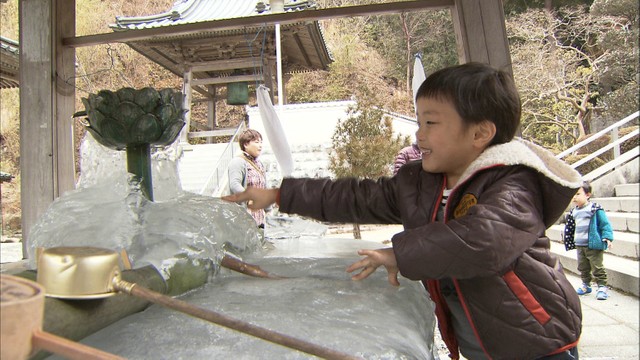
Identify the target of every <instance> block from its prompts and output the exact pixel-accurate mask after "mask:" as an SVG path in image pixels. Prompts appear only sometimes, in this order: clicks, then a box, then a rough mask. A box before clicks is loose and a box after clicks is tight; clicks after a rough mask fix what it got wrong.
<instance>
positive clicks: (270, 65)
mask: <svg viewBox="0 0 640 360" xmlns="http://www.w3.org/2000/svg"><path fill="white" fill-rule="evenodd" d="M275 68H276V61H275V57H271V56H267V57H265V59H264V63H263V64H262V69H263V79H264V85H265V86H266V87H267V88H268V89H269V97H270V98H271V103H272V104H274V103H275V102H274V98H275V96H274V94H275V89H274V88H273V82H274V81H273V74H274V73H275Z"/></svg>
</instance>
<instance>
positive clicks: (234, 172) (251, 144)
mask: <svg viewBox="0 0 640 360" xmlns="http://www.w3.org/2000/svg"><path fill="white" fill-rule="evenodd" d="M238 142H239V143H240V150H242V153H241V154H240V155H239V156H237V157H235V158H233V159H232V160H231V163H230V164H229V189H230V190H231V194H236V193H240V192H243V191H244V190H245V189H246V188H247V187H249V186H251V187H255V188H260V189H264V188H266V186H267V179H266V176H265V168H264V165H263V164H262V162H260V160H258V157H259V156H260V154H261V153H262V135H261V134H260V133H259V132H258V131H256V130H253V129H247V130H245V131H244V132H243V133H242V134H241V135H240V138H239V139H238ZM243 205H244V207H247V204H246V203H245V204H243ZM247 211H248V212H249V214H251V216H252V217H253V219H254V220H255V221H256V224H257V225H258V227H259V228H264V220H265V210H263V209H257V210H253V209H249V208H247Z"/></svg>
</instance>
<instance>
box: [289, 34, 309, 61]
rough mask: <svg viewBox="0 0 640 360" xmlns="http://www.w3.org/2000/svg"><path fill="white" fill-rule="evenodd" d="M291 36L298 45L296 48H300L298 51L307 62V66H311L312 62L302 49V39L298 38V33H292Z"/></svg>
mask: <svg viewBox="0 0 640 360" xmlns="http://www.w3.org/2000/svg"><path fill="white" fill-rule="evenodd" d="M293 38H294V39H295V41H296V45H298V49H299V50H300V53H301V54H302V56H303V57H304V61H305V62H306V63H307V66H309V67H312V66H313V63H311V59H309V54H307V52H306V51H305V50H304V45H302V40H300V35H298V34H297V33H295V34H293Z"/></svg>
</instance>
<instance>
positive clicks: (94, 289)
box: [38, 247, 360, 360]
mask: <svg viewBox="0 0 640 360" xmlns="http://www.w3.org/2000/svg"><path fill="white" fill-rule="evenodd" d="M118 261H119V256H118V254H117V253H116V252H115V251H112V250H107V249H101V248H92V247H77V248H72V247H66V248H50V249H46V250H43V251H42V252H41V254H40V255H39V258H38V282H39V283H41V284H43V285H44V286H45V288H47V285H46V283H47V282H51V283H53V284H52V285H53V286H51V287H52V290H51V291H52V292H53V294H54V295H53V296H54V297H62V298H66V299H74V298H75V299H86V298H96V297H104V296H109V295H113V294H115V293H118V292H121V293H125V294H128V295H132V296H135V297H139V298H141V299H144V300H146V301H149V302H152V303H155V304H158V305H162V306H166V307H168V308H170V309H173V310H177V311H180V312H183V313H185V314H188V315H191V316H194V317H197V318H200V319H202V320H206V321H209V322H212V323H215V324H218V325H221V326H225V327H228V328H230V329H233V330H236V331H240V332H243V333H245V334H249V335H252V336H255V337H258V338H260V339H263V340H266V341H270V342H272V343H275V344H279V345H282V346H286V347H288V348H291V349H295V350H299V351H302V352H305V353H308V354H311V355H315V356H319V357H321V358H325V359H337V360H338V359H339V360H343V359H345V360H346V359H360V358H358V357H354V356H352V355H349V354H346V353H343V352H339V351H336V350H333V349H329V348H327V347H324V346H320V345H317V344H313V343H310V342H308V341H306V340H302V339H298V338H295V337H292V336H289V335H285V334H281V333H279V332H276V331H273V330H269V329H265V328H262V327H259V326H256V325H253V324H250V323H248V322H245V321H242V320H238V319H234V318H231V317H228V316H226V315H223V314H220V313H217V312H215V311H212V310H209V309H204V308H201V307H198V306H195V305H192V304H189V303H187V302H185V301H182V300H179V299H175V298H172V297H170V296H166V295H164V294H160V293H158V292H155V291H152V290H149V289H147V288H145V287H143V286H140V285H137V284H134V283H130V282H127V281H125V280H122V278H121V277H120V271H119V265H118ZM225 261H226V262H227V263H228V264H227V265H229V266H230V267H235V268H237V269H236V270H237V271H241V272H243V273H249V274H254V276H262V277H270V278H273V276H271V275H270V274H268V273H266V272H264V271H263V270H262V269H260V268H259V267H256V266H255V265H250V264H246V263H244V262H242V261H240V260H238V259H233V258H230V257H227V259H226V260H223V262H225ZM65 262H66V264H63V263H65ZM87 264H91V265H92V266H87ZM68 269H73V271H72V272H69V273H68V274H66V275H65V281H63V283H64V284H62V285H63V286H60V284H56V283H55V280H54V279H56V278H59V277H60V276H58V275H60V274H61V273H63V272H65V270H68ZM96 269H97V271H99V273H96ZM265 274H266V275H265ZM79 279H85V280H86V279H91V281H90V282H92V283H94V284H90V285H88V286H87V285H86V284H79V285H78V286H75V283H74V280H79ZM70 285H72V286H70ZM74 288H75V289H74ZM77 288H82V289H85V290H83V291H80V292H77V293H74V292H75V291H76V289H77ZM57 289H61V290H62V291H61V292H63V293H64V294H62V295H60V294H55V292H56V290H57ZM87 289H88V290H87ZM48 291H49V290H48ZM87 291H88V292H87ZM49 294H50V293H49V292H48V293H47V295H49Z"/></svg>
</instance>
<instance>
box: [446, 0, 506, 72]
mask: <svg viewBox="0 0 640 360" xmlns="http://www.w3.org/2000/svg"><path fill="white" fill-rule="evenodd" d="M451 16H452V18H453V26H454V29H455V32H456V42H457V44H458V57H459V60H460V63H461V64H464V63H467V62H471V61H477V62H483V63H487V64H490V65H492V66H494V67H496V68H499V69H502V70H507V71H508V72H509V73H511V74H512V73H513V71H512V67H511V55H510V53H509V42H508V40H507V29H506V26H505V22H504V9H503V8H502V0H482V1H477V0H455V2H454V6H453V8H451Z"/></svg>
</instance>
